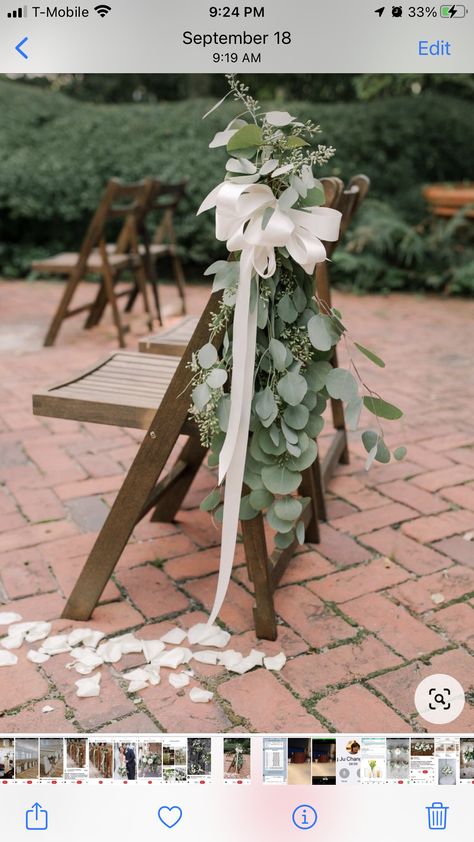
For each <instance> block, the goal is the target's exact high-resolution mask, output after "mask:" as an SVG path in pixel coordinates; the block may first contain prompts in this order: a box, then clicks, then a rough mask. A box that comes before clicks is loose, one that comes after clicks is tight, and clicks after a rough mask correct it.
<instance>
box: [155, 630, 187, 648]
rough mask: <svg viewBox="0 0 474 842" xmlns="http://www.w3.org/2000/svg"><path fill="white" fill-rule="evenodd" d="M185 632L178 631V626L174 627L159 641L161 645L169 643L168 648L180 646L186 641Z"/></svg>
mask: <svg viewBox="0 0 474 842" xmlns="http://www.w3.org/2000/svg"><path fill="white" fill-rule="evenodd" d="M186 635H187V632H185V631H183V629H179V628H178V626H175V627H174V628H173V629H170V630H169V632H166V634H164V635H163V637H162V638H161V640H162V641H163V643H169V644H170V646H181V644H182V642H183V640H185V639H186Z"/></svg>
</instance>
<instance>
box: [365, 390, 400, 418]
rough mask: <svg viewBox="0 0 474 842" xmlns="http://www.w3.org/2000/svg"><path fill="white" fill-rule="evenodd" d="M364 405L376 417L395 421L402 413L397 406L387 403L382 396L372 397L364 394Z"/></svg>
mask: <svg viewBox="0 0 474 842" xmlns="http://www.w3.org/2000/svg"><path fill="white" fill-rule="evenodd" d="M364 405H365V407H366V408H367V409H368V410H369V412H372V413H373V414H374V415H376V416H377V418H386V419H387V421H397V420H398V419H399V418H401V417H402V415H403V412H402V411H401V409H399V408H398V406H394V405H393V404H391V403H387V401H384V400H382V398H373V397H372V396H371V395H366V396H365V398H364Z"/></svg>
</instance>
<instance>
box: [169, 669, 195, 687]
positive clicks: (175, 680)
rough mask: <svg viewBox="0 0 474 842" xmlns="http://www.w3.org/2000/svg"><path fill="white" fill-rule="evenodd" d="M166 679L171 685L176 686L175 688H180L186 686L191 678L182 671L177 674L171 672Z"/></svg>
mask: <svg viewBox="0 0 474 842" xmlns="http://www.w3.org/2000/svg"><path fill="white" fill-rule="evenodd" d="M168 681H169V683H170V684H171V686H172V687H175V688H176V690H182V689H183V687H187V686H188V684H189V682H190V681H191V679H190V678H189V675H186V673H184V672H180V673H179V674H178V675H175V674H174V673H173V672H172V673H170V675H169V678H168Z"/></svg>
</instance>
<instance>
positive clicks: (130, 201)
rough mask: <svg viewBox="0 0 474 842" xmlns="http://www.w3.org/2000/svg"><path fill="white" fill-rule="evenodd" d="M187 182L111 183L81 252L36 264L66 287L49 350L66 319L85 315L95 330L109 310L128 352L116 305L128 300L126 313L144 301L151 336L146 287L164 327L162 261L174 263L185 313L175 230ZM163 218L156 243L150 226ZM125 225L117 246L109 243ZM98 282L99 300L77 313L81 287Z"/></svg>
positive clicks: (52, 326) (48, 339) (48, 341)
mask: <svg viewBox="0 0 474 842" xmlns="http://www.w3.org/2000/svg"><path fill="white" fill-rule="evenodd" d="M185 188H186V182H185V181H183V182H180V183H179V184H172V185H171V184H165V183H163V182H162V181H160V180H158V179H155V178H146V179H144V180H143V181H140V182H138V183H137V184H124V183H123V182H121V181H119V180H118V179H112V180H111V181H109V183H108V185H107V187H106V189H105V191H104V194H103V195H102V198H101V200H100V202H99V204H98V207H97V210H96V212H95V213H94V215H93V217H92V220H91V222H90V225H89V227H88V229H87V232H86V235H85V237H84V240H83V242H82V245H81V247H80V249H79V251H78V252H63V253H61V254H56V255H54V256H53V257H48V258H45V259H44V260H37V261H35V262H34V263H33V264H32V268H33V269H34V270H35V271H36V272H38V273H41V274H46V275H66V276H67V283H66V286H65V289H64V292H63V295H62V298H61V301H60V303H59V305H58V308H57V310H56V313H55V315H54V317H53V319H52V321H51V324H50V326H49V329H48V332H47V334H46V338H45V340H44V344H45V345H47V346H48V345H53V344H54V342H55V340H56V337H57V335H58V332H59V330H60V327H61V324H62V322H63V321H64V319H67V318H70V317H71V316H76V315H78V314H80V313H84V312H87V313H88V316H87V319H86V322H85V325H84V327H85V328H86V329H88V328H91V327H94V326H95V325H97V324H98V323H99V322H100V320H101V318H102V316H103V314H104V310H105V308H106V306H107V304H110V307H111V309H112V315H113V320H114V323H115V326H116V329H117V335H118V340H119V344H120V347H121V348H123V347H124V346H125V338H124V334H125V329H124V326H123V323H122V316H121V313H120V310H119V307H118V299H119V298H120V297H121V296H124V295H126V296H127V303H126V306H125V312H130V311H131V309H132V307H133V305H134V303H135V300H136V298H137V296H138V295H141V296H142V297H143V303H144V307H145V312H146V314H147V317H148V324H149V327H150V330H152V321H153V317H152V313H151V309H150V304H149V301H148V293H147V283H149V284H150V285H151V289H152V292H153V298H154V303H155V308H156V316H157V318H158V320H159V323H160V324H163V320H162V316H161V307H160V298H159V293H158V276H157V268H156V264H157V261H158V260H159V259H160V258H163V257H168V258H169V259H170V261H171V264H172V267H173V273H174V279H175V282H176V285H177V288H178V292H179V295H180V298H181V309H182V313H185V312H186V299H185V278H184V272H183V267H182V265H181V260H180V257H179V253H178V250H177V244H176V235H175V230H174V225H173V218H174V213H175V211H176V209H177V207H178V204H179V202H180V201H181V199H182V197H183V196H184V192H185ZM154 215H158V216H159V224H158V226H157V228H156V231H155V235H154V237H153V238H151V237H150V234H149V220H150V217H151V218H153V216H154ZM117 221H118V222H119V223H121V225H120V226H119V229H118V235H117V236H116V238H115V240H114V242H108V240H109V237H111V234H112V233H113V231H114V229H116V228H117ZM124 273H127V274H128V275H131V277H132V282H131V285H128V286H129V288H127V289H125V290H122V291H121V292H117V289H116V284H117V282H118V281H119V280H122V279H123V275H124ZM92 275H93V276H98V277H99V279H100V282H99V286H98V290H97V293H96V296H95V299H94V300H93V301H91V302H89V303H87V304H82V305H81V306H79V307H71V304H72V300H73V298H74V295H75V293H76V290H77V288H78V286H79V284H80V283H81V282H82V281H83V280H85V279H86V278H87V277H88V276H92Z"/></svg>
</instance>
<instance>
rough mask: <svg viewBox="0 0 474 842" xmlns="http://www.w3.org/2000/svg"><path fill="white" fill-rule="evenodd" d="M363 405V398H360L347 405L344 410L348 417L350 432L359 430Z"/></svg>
mask: <svg viewBox="0 0 474 842" xmlns="http://www.w3.org/2000/svg"><path fill="white" fill-rule="evenodd" d="M363 405H364V403H363V401H362V398H361V397H359V396H357V397H356V398H353V399H352V400H351V401H349V403H348V404H347V406H346V408H345V410H344V415H345V417H346V422H347V426H348V427H349V430H357V428H358V426H359V420H360V413H361V412H362V407H363Z"/></svg>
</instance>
